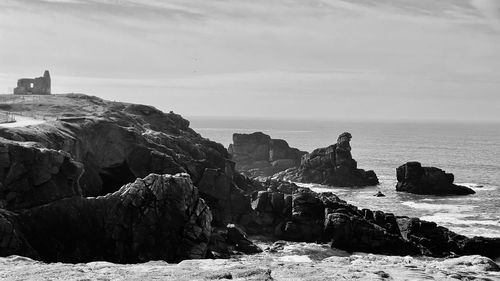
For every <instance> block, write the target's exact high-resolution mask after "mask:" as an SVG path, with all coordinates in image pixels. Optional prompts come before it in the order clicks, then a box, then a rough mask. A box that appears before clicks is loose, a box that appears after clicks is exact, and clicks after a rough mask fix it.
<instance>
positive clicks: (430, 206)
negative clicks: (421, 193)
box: [401, 201, 477, 212]
mask: <svg viewBox="0 0 500 281" xmlns="http://www.w3.org/2000/svg"><path fill="white" fill-rule="evenodd" d="M401 204H403V205H405V206H408V207H411V208H415V209H423V210H436V211H437V210H448V211H452V212H464V211H472V210H474V208H476V207H477V206H474V205H454V204H432V203H420V202H414V201H406V202H402V203H401Z"/></svg>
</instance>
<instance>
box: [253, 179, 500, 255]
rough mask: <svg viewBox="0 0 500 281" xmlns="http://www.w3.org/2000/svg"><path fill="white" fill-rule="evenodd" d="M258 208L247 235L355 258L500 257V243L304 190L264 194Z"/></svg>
mask: <svg viewBox="0 0 500 281" xmlns="http://www.w3.org/2000/svg"><path fill="white" fill-rule="evenodd" d="M252 208H253V210H254V211H255V213H254V215H253V217H252V220H251V221H250V222H249V223H248V224H247V225H246V230H247V232H249V233H258V234H260V235H262V234H267V235H271V236H273V237H275V238H276V239H285V240H291V241H306V242H329V243H330V245H331V246H332V247H335V248H338V249H342V250H346V251H350V252H354V251H362V252H369V253H378V254H388V255H427V256H437V257H445V256H450V255H471V254H479V255H484V256H488V257H491V258H495V257H498V256H500V239H498V238H484V237H474V238H467V237H465V236H462V235H458V234H456V233H454V232H451V231H449V230H448V229H446V228H444V227H440V226H437V225H436V224H435V223H433V222H427V221H422V220H420V219H418V218H409V217H399V216H395V215H394V214H391V213H384V212H381V211H372V210H369V209H361V210H360V209H358V208H357V207H356V206H353V205H350V204H348V203H346V202H345V201H343V200H341V199H339V198H338V197H337V196H335V195H334V194H332V193H329V192H328V193H315V192H313V191H311V190H309V189H307V188H299V187H296V189H295V190H293V191H291V193H283V192H278V191H272V190H270V191H260V192H258V193H257V194H255V198H254V200H253V202H252Z"/></svg>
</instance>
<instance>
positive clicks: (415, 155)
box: [189, 116, 500, 237]
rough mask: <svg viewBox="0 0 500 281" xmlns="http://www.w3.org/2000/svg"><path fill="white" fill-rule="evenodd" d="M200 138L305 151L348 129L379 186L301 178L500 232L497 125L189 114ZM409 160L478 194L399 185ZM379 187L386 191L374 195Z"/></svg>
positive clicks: (358, 199)
mask: <svg viewBox="0 0 500 281" xmlns="http://www.w3.org/2000/svg"><path fill="white" fill-rule="evenodd" d="M189 120H190V121H191V127H192V128H193V129H194V130H196V131H197V132H198V133H200V134H201V135H202V136H203V137H205V138H209V139H211V140H213V141H216V142H219V143H222V144H223V145H224V146H225V147H228V145H229V144H230V143H232V135H233V134H234V133H252V132H258V131H260V132H264V133H266V134H268V135H270V136H271V137H272V138H279V139H284V140H286V141H287V142H288V144H289V145H290V146H291V147H296V148H299V149H301V150H304V151H308V152H310V151H312V150H314V149H315V148H319V147H325V146H328V145H331V144H333V143H335V142H336V140H337V136H338V135H339V134H341V133H343V132H350V133H351V134H352V136H353V138H352V140H351V147H352V151H351V152H352V155H353V158H354V159H355V160H356V161H357V162H358V167H359V168H362V169H365V170H374V171H375V172H376V173H377V175H378V177H379V180H380V184H379V185H377V186H368V187H363V188H347V187H331V186H324V185H318V184H305V185H302V186H307V187H310V188H311V189H313V190H315V191H319V192H321V191H332V192H334V193H335V194H337V195H338V196H339V197H340V198H342V199H344V200H346V201H347V202H349V203H351V204H354V205H356V206H358V207H360V208H369V209H371V210H381V211H384V212H390V213H394V214H395V215H403V216H411V217H419V218H421V219H423V220H427V221H434V222H436V223H438V224H439V225H442V226H444V227H447V228H449V229H451V230H452V231H455V232H457V233H459V234H462V235H466V236H469V237H473V236H485V237H500V124H495V123H454V122H420V123H417V122H413V123H412V122H377V121H330V120H270V119H262V118H225V117H199V116H195V117H189ZM408 161H418V162H420V163H422V165H423V166H435V167H438V168H441V169H443V170H445V171H446V172H449V173H453V174H454V175H455V183H456V184H460V185H465V186H468V187H470V188H472V189H474V191H476V194H473V195H466V196H445V197H442V196H439V197H438V196H431V195H415V194H409V193H403V192H396V188H395V186H396V183H397V180H396V168H397V167H398V166H400V165H402V164H404V163H406V162H408ZM378 191H381V192H382V193H383V194H385V195H386V196H385V197H374V196H373V195H374V194H375V193H377V192H378Z"/></svg>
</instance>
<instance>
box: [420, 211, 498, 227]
mask: <svg viewBox="0 0 500 281" xmlns="http://www.w3.org/2000/svg"><path fill="white" fill-rule="evenodd" d="M467 218H471V215H470V214H453V213H435V214H433V215H429V216H423V217H421V219H422V220H428V221H433V222H436V223H442V224H459V225H470V226H481V225H483V226H499V227H500V221H499V220H498V219H496V220H486V219H483V220H477V219H467Z"/></svg>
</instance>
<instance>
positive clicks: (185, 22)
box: [0, 0, 500, 122]
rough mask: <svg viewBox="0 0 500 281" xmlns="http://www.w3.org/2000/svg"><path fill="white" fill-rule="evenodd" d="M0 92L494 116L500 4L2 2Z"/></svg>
mask: <svg viewBox="0 0 500 281" xmlns="http://www.w3.org/2000/svg"><path fill="white" fill-rule="evenodd" d="M0 44H1V47H0V93H7V92H9V91H12V88H13V87H15V85H16V80H17V79H18V78H21V77H37V76H41V75H42V74H43V71H44V70H45V69H48V70H50V72H51V76H52V90H53V92H54V93H67V92H78V93H85V94H89V95H96V96H99V97H102V98H105V99H109V100H117V101H126V102H135V103H143V104H150V105H154V106H156V107H158V108H160V109H162V110H164V111H170V110H172V111H174V112H176V113H180V114H182V115H184V116H231V117H244V116H246V117H259V118H280V119H281V118H284V119H286V118H291V119H333V120H335V119H338V120H389V121H404V120H417V121H434V120H442V121H471V122H483V121H491V122H500V1H498V0H418V1H417V0H308V1H304V0H252V1H250V0H168V1H166V0H142V1H140V0H121V1H120V0H2V1H0Z"/></svg>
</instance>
